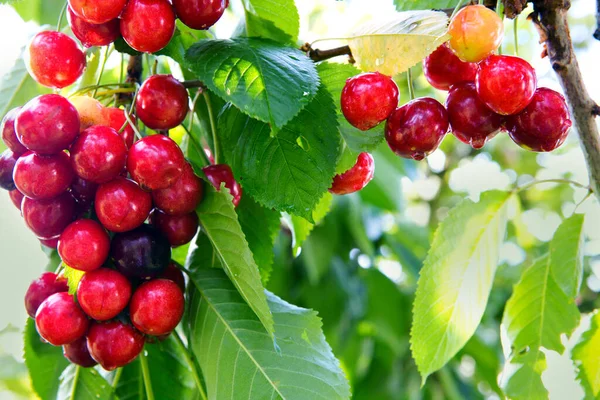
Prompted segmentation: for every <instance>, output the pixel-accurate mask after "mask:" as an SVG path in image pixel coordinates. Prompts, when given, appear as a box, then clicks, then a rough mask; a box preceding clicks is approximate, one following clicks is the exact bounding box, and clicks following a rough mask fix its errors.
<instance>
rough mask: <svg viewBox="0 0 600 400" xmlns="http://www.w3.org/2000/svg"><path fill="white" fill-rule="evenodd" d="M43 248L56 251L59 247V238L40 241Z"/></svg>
mask: <svg viewBox="0 0 600 400" xmlns="http://www.w3.org/2000/svg"><path fill="white" fill-rule="evenodd" d="M38 240H39V241H40V244H41V245H42V246H46V247H48V248H49V249H56V248H57V247H58V237H55V238H52V239H38Z"/></svg>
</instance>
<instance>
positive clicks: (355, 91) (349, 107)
mask: <svg viewBox="0 0 600 400" xmlns="http://www.w3.org/2000/svg"><path fill="white" fill-rule="evenodd" d="M398 94H399V92H398V86H397V85H396V83H395V82H394V81H393V80H392V78H390V77H389V76H385V75H382V74H380V73H379V72H369V73H364V74H360V75H356V76H354V77H352V78H350V79H348V80H347V81H346V85H345V86H344V89H343V90H342V99H341V104H342V112H343V113H344V117H346V119H347V120H348V122H350V123H351V124H352V125H353V126H355V127H356V128H358V129H360V130H362V131H366V130H369V129H371V128H373V127H375V126H376V125H379V123H381V122H382V121H384V120H385V119H387V117H389V116H390V114H391V113H392V111H394V110H395V109H396V107H397V106H398Z"/></svg>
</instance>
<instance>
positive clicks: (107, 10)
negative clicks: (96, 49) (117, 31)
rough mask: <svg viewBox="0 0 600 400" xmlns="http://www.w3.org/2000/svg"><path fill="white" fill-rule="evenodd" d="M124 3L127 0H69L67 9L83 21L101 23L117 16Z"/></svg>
mask: <svg viewBox="0 0 600 400" xmlns="http://www.w3.org/2000/svg"><path fill="white" fill-rule="evenodd" d="M126 3H127V0H102V1H89V0H69V9H70V10H72V11H73V13H74V14H75V15H76V16H78V17H79V18H81V19H83V20H84V21H85V22H88V23H90V24H103V23H105V22H109V21H111V20H114V19H115V18H118V17H119V15H121V11H123V8H124V7H125V4H126ZM97 46H99V45H97Z"/></svg>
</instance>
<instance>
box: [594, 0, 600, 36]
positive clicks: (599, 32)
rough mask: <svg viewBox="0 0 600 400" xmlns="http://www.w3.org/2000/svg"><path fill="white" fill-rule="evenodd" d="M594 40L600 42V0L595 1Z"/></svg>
mask: <svg viewBox="0 0 600 400" xmlns="http://www.w3.org/2000/svg"><path fill="white" fill-rule="evenodd" d="M594 39H596V40H600V0H596V31H595V32H594Z"/></svg>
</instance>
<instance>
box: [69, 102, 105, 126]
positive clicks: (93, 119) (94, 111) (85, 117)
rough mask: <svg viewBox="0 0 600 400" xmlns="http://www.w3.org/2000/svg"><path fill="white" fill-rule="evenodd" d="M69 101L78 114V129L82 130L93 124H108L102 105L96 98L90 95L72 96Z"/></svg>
mask: <svg viewBox="0 0 600 400" xmlns="http://www.w3.org/2000/svg"><path fill="white" fill-rule="evenodd" d="M69 101H70V102H71V104H73V107H75V109H76V110H77V113H78V114H79V124H80V126H79V130H81V131H82V130H84V129H87V128H89V127H90V126H93V125H108V118H107V117H106V115H105V113H104V106H103V105H102V103H100V102H99V101H98V100H96V99H94V98H93V97H90V96H73V97H71V98H69Z"/></svg>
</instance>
